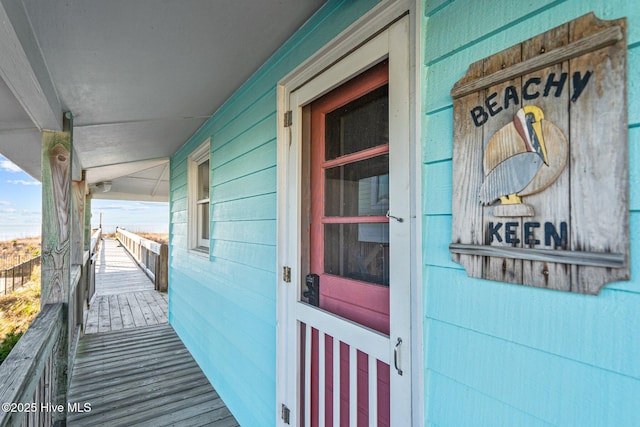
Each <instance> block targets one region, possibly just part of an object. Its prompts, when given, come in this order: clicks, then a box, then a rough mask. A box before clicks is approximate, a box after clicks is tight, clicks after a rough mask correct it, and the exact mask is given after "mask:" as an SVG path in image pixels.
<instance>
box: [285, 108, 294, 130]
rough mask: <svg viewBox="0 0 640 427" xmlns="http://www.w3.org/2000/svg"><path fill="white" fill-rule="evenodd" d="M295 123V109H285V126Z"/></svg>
mask: <svg viewBox="0 0 640 427" xmlns="http://www.w3.org/2000/svg"><path fill="white" fill-rule="evenodd" d="M292 124H293V111H291V110H289V111H285V113H284V127H286V128H288V127H290V126H291V125H292Z"/></svg>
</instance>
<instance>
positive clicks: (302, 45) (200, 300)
mask: <svg viewBox="0 0 640 427" xmlns="http://www.w3.org/2000/svg"><path fill="white" fill-rule="evenodd" d="M375 3H377V2H376V1H374V0H342V1H335V0H330V1H328V2H327V4H326V5H325V6H323V8H322V9H321V10H320V11H319V12H318V13H317V14H316V15H315V16H314V17H313V18H312V19H311V20H310V21H308V22H307V23H306V24H305V25H304V27H303V28H301V29H300V30H299V31H298V32H297V33H296V34H295V35H294V36H293V37H292V38H291V39H290V40H289V41H287V42H286V43H285V44H284V45H283V46H282V47H281V48H280V49H279V50H278V51H277V52H276V53H275V54H274V55H273V56H272V58H271V59H269V60H268V61H267V62H266V63H265V64H264V65H263V66H262V67H261V68H260V69H259V70H258V71H257V72H256V73H255V74H254V75H253V76H252V77H251V78H250V79H249V80H248V81H247V82H246V83H245V84H244V85H243V86H242V87H241V88H240V89H239V90H238V91H237V92H236V93H235V94H234V95H233V96H232V97H231V98H230V99H229V100H228V101H227V102H226V103H225V104H224V106H222V107H221V108H220V109H219V110H218V111H217V112H216V113H215V115H214V116H213V117H212V118H211V119H210V120H208V121H207V123H206V124H205V125H204V126H203V127H202V128H201V129H200V130H199V131H198V132H197V133H196V134H195V135H194V136H193V137H192V138H191V139H190V140H189V141H188V142H187V143H186V144H185V145H184V146H183V147H182V148H181V149H180V150H179V151H178V152H177V153H176V154H175V155H174V156H173V157H172V158H171V226H170V238H171V249H170V267H169V268H170V269H169V280H170V288H169V292H170V294H169V319H170V322H171V324H172V325H173V327H174V328H175V329H176V331H177V332H178V334H179V335H180V338H181V339H182V340H183V341H184V342H185V344H186V345H187V347H188V348H189V350H190V351H191V353H192V354H193V356H194V358H195V359H196V361H197V362H198V364H199V365H200V366H201V367H202V369H203V370H204V372H205V374H206V375H207V377H208V378H209V380H210V381H211V383H212V384H213V385H214V386H215V388H216V389H217V390H218V392H219V393H220V395H221V397H222V398H223V399H224V401H225V402H226V403H227V405H228V407H229V408H230V409H231V411H232V412H233V414H234V415H235V416H236V418H237V420H238V421H239V422H240V424H241V425H243V426H268V425H273V424H275V415H276V414H275V408H276V402H275V389H276V378H275V376H276V362H275V357H276V345H275V344H276V273H275V266H276V246H275V245H276V126H277V117H276V84H277V82H278V80H280V79H281V78H282V77H284V76H285V75H286V74H287V73H289V72H290V71H291V70H293V69H294V68H295V67H296V66H298V65H299V64H300V63H301V62H302V61H303V60H305V59H306V58H307V57H308V56H310V55H311V54H313V53H314V52H315V51H316V50H317V49H319V48H320V47H322V46H323V45H324V44H326V43H327V42H328V41H329V40H331V39H332V38H333V37H335V36H336V35H337V34H338V33H339V32H340V31H342V30H343V29H345V28H346V27H347V26H349V25H350V24H351V23H352V22H353V21H355V20H356V19H357V18H359V17H360V16H362V14H363V13H364V12H366V11H368V10H369V9H370V8H371V7H372V6H373V5H375ZM209 137H211V167H212V173H211V196H210V197H211V254H210V256H209V257H202V256H198V255H195V254H193V253H190V251H188V249H187V210H186V209H187V158H188V156H189V154H190V153H191V152H192V151H193V150H194V149H196V148H197V147H198V146H200V144H202V143H203V142H204V141H205V140H206V139H207V138H209Z"/></svg>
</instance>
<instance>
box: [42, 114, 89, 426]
mask: <svg viewBox="0 0 640 427" xmlns="http://www.w3.org/2000/svg"><path fill="white" fill-rule="evenodd" d="M71 127H72V125H71V115H70V113H67V114H65V117H64V119H63V129H64V130H63V131H62V132H57V131H48V130H43V131H42V237H41V238H42V285H41V291H40V295H41V296H40V304H41V306H42V307H44V306H45V305H46V304H52V303H62V304H63V305H64V309H63V316H62V322H63V323H64V325H63V327H62V331H63V332H62V334H61V336H60V338H59V342H58V347H57V348H58V350H57V354H56V356H55V359H54V362H53V363H54V364H55V372H57V373H58V375H57V378H56V379H55V380H54V381H55V382H56V383H57V385H56V390H57V393H56V395H55V396H52V400H53V401H52V403H53V404H56V405H64V408H65V411H63V412H62V413H56V414H55V415H54V425H64V423H65V420H66V405H67V379H68V369H67V367H68V363H69V357H70V339H69V333H70V329H71V326H70V322H69V314H70V313H69V312H70V311H71V310H73V308H71V310H70V306H69V301H70V297H71V295H70V286H71V266H72V262H74V263H75V260H73V259H72V246H73V244H72V233H71V232H72V227H73V225H72V222H74V219H75V218H77V213H74V204H75V203H74V201H73V195H74V193H73V190H72V183H71V177H72V171H71V168H72V165H73V159H72V153H73V143H72V134H71ZM82 222H83V223H84V215H83V221H82ZM82 228H83V230H84V224H83V227H82ZM82 246H84V245H83V244H81V247H82ZM80 262H82V261H80Z"/></svg>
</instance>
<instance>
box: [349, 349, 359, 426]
mask: <svg viewBox="0 0 640 427" xmlns="http://www.w3.org/2000/svg"><path fill="white" fill-rule="evenodd" d="M349 425H351V426H357V425H358V349H357V348H355V347H354V346H353V345H351V346H349Z"/></svg>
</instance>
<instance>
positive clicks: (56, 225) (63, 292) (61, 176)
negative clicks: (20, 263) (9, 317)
mask: <svg viewBox="0 0 640 427" xmlns="http://www.w3.org/2000/svg"><path fill="white" fill-rule="evenodd" d="M71 152H72V147H71V133H70V132H69V131H63V132H54V131H47V130H45V131H42V290H41V296H40V301H41V304H42V305H43V306H44V305H45V304H47V303H56V302H62V303H65V304H66V303H68V301H69V282H70V272H71V240H70V237H71V215H72V214H71V209H72V205H71V165H72V161H71Z"/></svg>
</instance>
